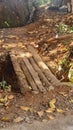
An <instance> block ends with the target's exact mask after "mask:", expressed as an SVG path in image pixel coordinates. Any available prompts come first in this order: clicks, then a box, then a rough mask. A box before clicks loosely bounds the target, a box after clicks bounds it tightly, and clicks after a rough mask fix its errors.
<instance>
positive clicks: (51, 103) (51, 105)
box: [49, 99, 56, 109]
mask: <svg viewBox="0 0 73 130" xmlns="http://www.w3.org/2000/svg"><path fill="white" fill-rule="evenodd" d="M55 103H56V99H52V100H51V101H50V102H49V106H50V108H52V109H55V108H56V106H55Z"/></svg>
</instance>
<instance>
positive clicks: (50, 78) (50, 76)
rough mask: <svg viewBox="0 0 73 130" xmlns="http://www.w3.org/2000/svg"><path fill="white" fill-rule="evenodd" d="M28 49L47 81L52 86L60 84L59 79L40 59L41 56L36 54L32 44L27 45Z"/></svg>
mask: <svg viewBox="0 0 73 130" xmlns="http://www.w3.org/2000/svg"><path fill="white" fill-rule="evenodd" d="M27 48H28V51H29V52H30V53H32V54H33V58H34V60H35V61H36V63H37V64H38V66H39V67H40V68H41V70H42V72H43V73H44V74H45V76H46V78H47V79H48V81H49V82H50V83H51V84H52V85H53V86H58V85H60V81H59V80H58V79H57V78H56V77H55V76H54V75H53V74H52V72H51V71H50V69H49V68H48V67H47V65H46V64H45V63H44V62H43V61H42V59H41V57H40V56H39V55H38V54H37V52H36V51H35V49H34V48H33V47H32V46H30V45H29V46H27Z"/></svg>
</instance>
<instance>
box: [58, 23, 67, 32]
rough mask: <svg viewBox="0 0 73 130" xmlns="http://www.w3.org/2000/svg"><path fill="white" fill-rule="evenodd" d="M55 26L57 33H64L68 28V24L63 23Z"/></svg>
mask: <svg viewBox="0 0 73 130" xmlns="http://www.w3.org/2000/svg"><path fill="white" fill-rule="evenodd" d="M56 28H57V33H59V34H62V33H66V32H67V30H68V26H67V25H66V24H64V23H60V24H58V25H56Z"/></svg>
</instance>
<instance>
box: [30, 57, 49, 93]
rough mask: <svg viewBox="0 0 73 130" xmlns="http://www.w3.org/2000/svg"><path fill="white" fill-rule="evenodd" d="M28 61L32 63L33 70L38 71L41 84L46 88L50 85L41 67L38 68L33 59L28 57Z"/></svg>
mask: <svg viewBox="0 0 73 130" xmlns="http://www.w3.org/2000/svg"><path fill="white" fill-rule="evenodd" d="M29 61H30V63H31V64H32V66H33V68H34V69H35V71H36V72H37V73H38V75H39V77H40V79H41V81H42V83H43V86H44V87H45V88H46V89H47V90H48V89H49V87H50V86H51V84H50V82H49V81H48V80H47V78H46V77H45V75H44V74H43V73H42V71H41V69H40V68H39V66H38V65H37V64H36V62H35V60H34V59H33V58H32V57H30V58H29Z"/></svg>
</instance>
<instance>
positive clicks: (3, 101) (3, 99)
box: [0, 95, 8, 103]
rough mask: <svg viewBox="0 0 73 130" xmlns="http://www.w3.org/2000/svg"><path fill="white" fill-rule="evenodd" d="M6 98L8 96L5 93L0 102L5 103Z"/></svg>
mask: <svg viewBox="0 0 73 130" xmlns="http://www.w3.org/2000/svg"><path fill="white" fill-rule="evenodd" d="M7 100H8V96H7V95H6V96H5V97H4V98H0V102H1V103H5V102H6V101H7Z"/></svg>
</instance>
